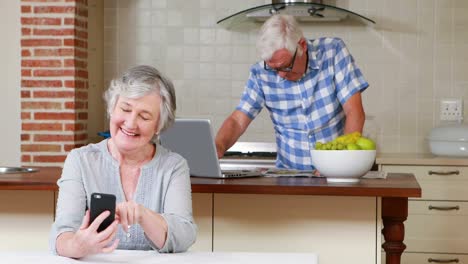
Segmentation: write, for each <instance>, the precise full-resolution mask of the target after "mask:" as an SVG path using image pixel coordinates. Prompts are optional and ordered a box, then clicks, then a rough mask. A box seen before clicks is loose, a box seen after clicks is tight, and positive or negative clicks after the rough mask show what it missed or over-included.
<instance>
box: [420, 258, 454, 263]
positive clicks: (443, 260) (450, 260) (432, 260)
mask: <svg viewBox="0 0 468 264" xmlns="http://www.w3.org/2000/svg"><path fill="white" fill-rule="evenodd" d="M427 262H435V263H458V262H459V260H458V259H457V258H455V259H433V258H429V259H427Z"/></svg>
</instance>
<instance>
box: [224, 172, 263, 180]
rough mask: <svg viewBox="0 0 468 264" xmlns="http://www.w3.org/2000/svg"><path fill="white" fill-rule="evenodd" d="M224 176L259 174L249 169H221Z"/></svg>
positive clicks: (253, 175)
mask: <svg viewBox="0 0 468 264" xmlns="http://www.w3.org/2000/svg"><path fill="white" fill-rule="evenodd" d="M223 176H224V178H243V177H255V176H261V174H259V173H258V172H253V171H251V170H234V171H223Z"/></svg>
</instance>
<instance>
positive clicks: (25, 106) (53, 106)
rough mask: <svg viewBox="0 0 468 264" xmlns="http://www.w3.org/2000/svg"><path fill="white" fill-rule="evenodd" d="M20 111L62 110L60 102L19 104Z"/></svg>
mask: <svg viewBox="0 0 468 264" xmlns="http://www.w3.org/2000/svg"><path fill="white" fill-rule="evenodd" d="M21 109H62V104H61V103H60V102H21Z"/></svg>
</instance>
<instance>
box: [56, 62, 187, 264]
mask: <svg viewBox="0 0 468 264" xmlns="http://www.w3.org/2000/svg"><path fill="white" fill-rule="evenodd" d="M104 97H105V100H106V103H107V111H108V115H109V117H110V122H109V127H110V133H111V138H110V139H106V140H103V141H101V142H99V143H97V144H90V145H87V146H84V147H81V148H78V149H74V150H72V151H71V152H70V153H69V155H68V157H67V159H66V161H65V164H64V167H63V172H62V176H61V178H60V179H59V180H58V185H59V196H58V201H57V210H56V218H55V223H54V224H53V226H52V230H51V232H50V246H51V250H52V251H53V252H54V253H55V254H58V255H61V256H67V257H73V258H80V257H84V256H86V255H90V254H95V253H102V252H112V251H113V250H114V249H116V248H118V249H136V250H151V249H153V250H156V251H159V252H182V251H186V250H187V249H188V248H189V247H190V246H191V245H192V244H193V243H194V242H195V236H196V225H195V223H194V221H193V217H192V199H191V188H190V176H189V168H188V165H187V162H186V161H185V160H184V159H183V158H182V157H181V156H180V155H178V154H176V153H173V152H170V151H168V150H166V149H164V148H163V147H162V146H161V145H158V144H156V143H154V142H153V141H152V138H153V137H154V136H155V135H158V134H159V133H160V132H161V131H163V130H164V129H166V128H168V127H169V126H170V125H171V124H172V123H173V122H174V118H175V109H176V100H175V92H174V87H173V85H172V83H171V81H170V80H168V79H167V78H165V77H164V76H163V75H162V74H161V73H160V72H159V71H158V70H156V69H155V68H153V67H150V66H136V67H134V68H131V69H129V70H128V71H127V72H126V73H124V74H123V76H122V77H121V78H118V79H115V80H113V81H112V83H111V85H110V87H109V89H108V90H107V91H106V93H105V96H104ZM95 192H96V193H110V194H114V195H115V196H116V198H117V207H116V217H115V218H116V220H115V221H114V222H113V223H112V224H111V225H110V226H109V227H108V228H106V229H105V230H103V231H102V232H97V227H98V226H99V223H100V222H102V220H104V219H105V218H106V217H107V216H108V215H109V212H108V211H106V212H104V213H102V214H101V215H100V216H99V217H97V218H96V220H95V222H97V224H96V223H95V224H92V223H90V221H89V219H90V216H89V215H90V214H89V210H87V208H89V207H90V204H89V202H90V196H91V194H92V193H95Z"/></svg>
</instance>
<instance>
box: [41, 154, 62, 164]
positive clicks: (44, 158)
mask: <svg viewBox="0 0 468 264" xmlns="http://www.w3.org/2000/svg"><path fill="white" fill-rule="evenodd" d="M66 158H67V156H66V155H40V156H34V157H33V162H60V163H62V162H64V161H65V159H66Z"/></svg>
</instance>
